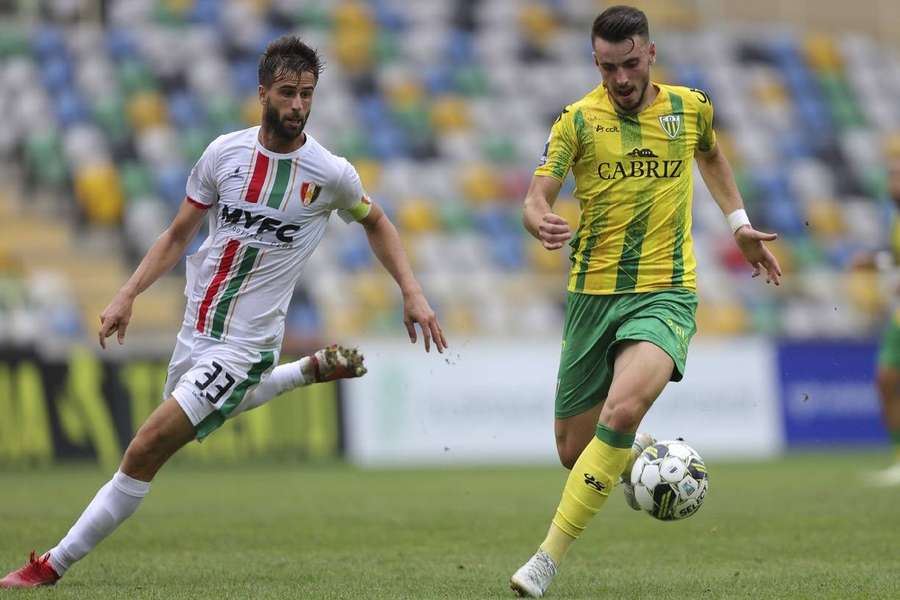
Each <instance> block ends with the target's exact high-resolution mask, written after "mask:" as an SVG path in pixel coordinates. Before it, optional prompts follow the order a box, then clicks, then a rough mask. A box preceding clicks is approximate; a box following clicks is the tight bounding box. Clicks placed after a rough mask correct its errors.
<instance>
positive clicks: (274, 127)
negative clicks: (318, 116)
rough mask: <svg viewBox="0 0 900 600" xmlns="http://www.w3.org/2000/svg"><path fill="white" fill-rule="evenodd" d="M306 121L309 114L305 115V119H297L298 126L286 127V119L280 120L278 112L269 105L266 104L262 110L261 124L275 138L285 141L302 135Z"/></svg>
mask: <svg viewBox="0 0 900 600" xmlns="http://www.w3.org/2000/svg"><path fill="white" fill-rule="evenodd" d="M307 119H309V114H307V115H306V118H303V117H299V120H300V126H299V127H293V126H291V125H288V124H287V122H286V119H283V118H281V117H280V116H279V115H278V111H277V110H276V109H275V108H273V107H272V106H271V105H269V104H266V106H265V109H264V110H263V123H264V124H265V126H266V128H267V129H269V130H270V131H271V132H272V133H274V134H275V136H276V137H278V138H281V139H282V140H285V141H291V140H294V139H296V138H298V137H300V136H301V135H303V129H304V128H305V127H306V121H307Z"/></svg>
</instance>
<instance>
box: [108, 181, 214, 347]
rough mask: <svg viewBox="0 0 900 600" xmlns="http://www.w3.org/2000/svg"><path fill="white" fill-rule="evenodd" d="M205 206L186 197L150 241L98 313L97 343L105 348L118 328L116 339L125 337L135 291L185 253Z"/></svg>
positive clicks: (198, 227) (196, 229)
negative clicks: (157, 235) (174, 213)
mask: <svg viewBox="0 0 900 600" xmlns="http://www.w3.org/2000/svg"><path fill="white" fill-rule="evenodd" d="M205 215H206V209H204V208H201V207H200V206H199V205H198V204H197V203H195V202H191V201H190V200H188V199H187V198H185V200H184V202H182V204H181V208H180V209H179V210H178V214H176V215H175V218H174V219H173V220H172V223H171V224H170V225H169V227H168V228H166V230H165V231H163V233H162V235H160V236H159V238H158V239H157V240H156V241H155V242H154V243H153V245H152V246H151V247H150V250H148V251H147V254H146V255H145V256H144V258H143V260H141V264H140V265H138V268H137V269H135V271H134V273H133V274H132V275H131V277H130V278H129V279H128V281H127V282H125V285H123V286H122V288H121V289H120V290H119V291H118V292H117V293H116V295H115V296H114V297H113V299H112V301H110V303H109V305H108V306H107V307H106V308H105V309H103V312H102V313H100V330H99V332H98V337H99V340H100V346H101V347H102V348H106V338H108V337H109V336H111V335H112V334H113V333H116V332H118V336H117V338H118V341H119V343H120V344H122V343H123V342H124V341H125V330H126V329H127V328H128V322H129V321H130V320H131V308H132V305H133V304H134V299H135V298H136V297H137V295H138V294H140V293H141V292H143V291H144V290H146V289H147V288H148V287H150V286H151V285H152V284H153V283H154V282H155V281H156V280H157V279H159V278H160V277H161V276H162V275H163V274H165V273H167V272H168V271H169V270H170V269H171V268H172V267H173V266H175V263H177V262H178V260H179V259H180V258H181V257H182V256H183V255H184V251H185V249H186V248H187V246H188V244H189V243H190V242H191V240H192V239H194V236H195V235H197V231H198V230H199V229H200V224H201V223H202V222H203V217H204V216H205Z"/></svg>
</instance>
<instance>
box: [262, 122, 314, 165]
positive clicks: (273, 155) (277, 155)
mask: <svg viewBox="0 0 900 600" xmlns="http://www.w3.org/2000/svg"><path fill="white" fill-rule="evenodd" d="M312 141H313V136H311V135H310V134H309V133H307V134H306V142H304V144H303V145H302V146H300V147H299V148H297V149H296V150H294V151H293V152H288V153H287V154H281V153H279V152H273V151H271V150H269V149H268V148H266V147H265V146H263V145H262V144H261V143H260V142H259V126H258V125H257V127H256V131H254V133H253V143H254V144H256V148H257V150H259V151H260V152H262V153H263V154H265V155H266V156H268V157H269V158H297V157H299V156H301V155H302V154H303V153H304V152H305V151H306V150H308V149H309V147H310V146H311V145H312V144H311V143H310V142H312Z"/></svg>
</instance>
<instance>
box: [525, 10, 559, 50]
mask: <svg viewBox="0 0 900 600" xmlns="http://www.w3.org/2000/svg"><path fill="white" fill-rule="evenodd" d="M519 27H520V28H521V30H522V35H523V36H525V38H526V39H528V40H530V41H532V42H534V43H536V44H538V45H543V44H545V43H547V42H548V41H549V40H550V38H551V37H552V36H553V34H554V33H556V31H557V29H558V26H557V22H556V17H555V16H554V14H553V13H552V12H551V11H550V9H549V8H548V7H546V6H544V5H542V4H532V3H529V4H526V5H525V6H523V7H522V9H521V10H520V11H519Z"/></svg>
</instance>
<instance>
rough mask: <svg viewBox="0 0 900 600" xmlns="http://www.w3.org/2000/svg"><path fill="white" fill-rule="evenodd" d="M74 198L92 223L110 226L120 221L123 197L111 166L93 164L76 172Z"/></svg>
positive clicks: (117, 178) (116, 174) (116, 173)
mask: <svg viewBox="0 0 900 600" xmlns="http://www.w3.org/2000/svg"><path fill="white" fill-rule="evenodd" d="M75 196H76V197H77V198H78V202H79V203H80V204H81V206H82V208H83V209H84V212H85V214H86V215H87V217H88V219H89V220H90V221H91V222H92V223H97V224H100V225H112V224H114V223H118V222H120V221H121V219H122V205H123V203H124V195H123V194H122V186H121V185H120V183H119V172H118V171H117V170H116V168H115V167H114V166H113V165H111V164H109V163H94V164H89V165H87V166H85V167H83V168H82V169H81V170H80V171H78V172H77V173H76V174H75Z"/></svg>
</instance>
